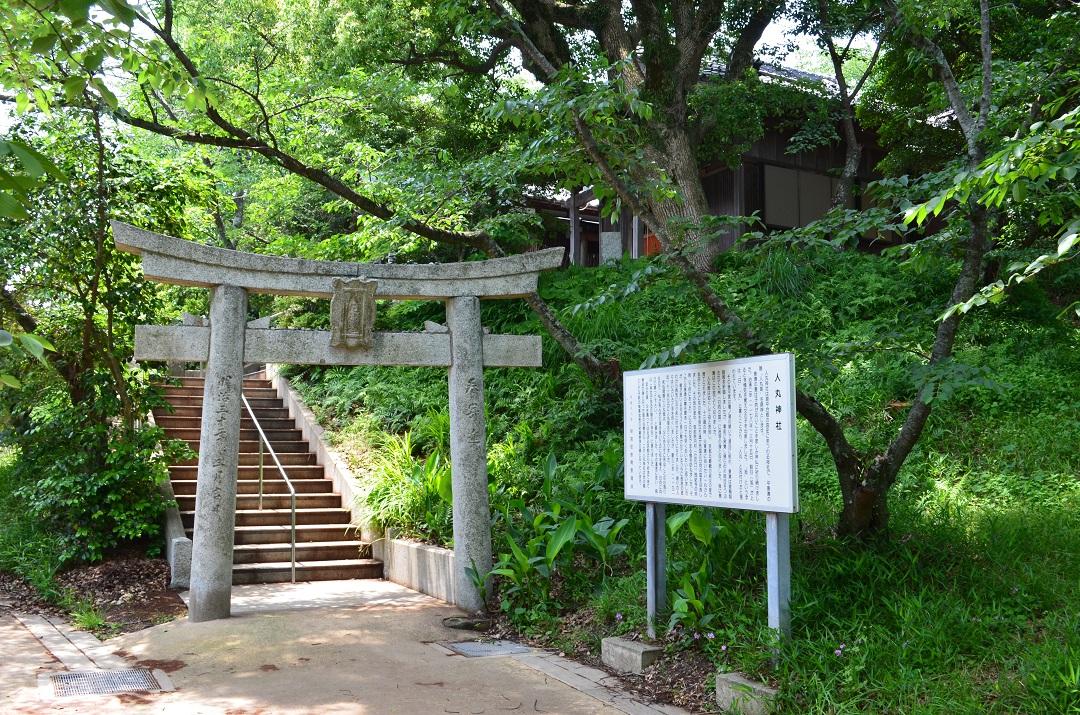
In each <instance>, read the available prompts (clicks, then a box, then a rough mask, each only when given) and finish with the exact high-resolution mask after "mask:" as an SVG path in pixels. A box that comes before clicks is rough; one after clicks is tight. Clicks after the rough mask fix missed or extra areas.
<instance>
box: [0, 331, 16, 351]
mask: <svg viewBox="0 0 1080 715" xmlns="http://www.w3.org/2000/svg"><path fill="white" fill-rule="evenodd" d="M14 339H15V338H14V337H12V335H11V333H9V332H8V331H6V330H2V329H0V348H6V347H7V346H8V345H11V343H12V341H13V340H14Z"/></svg>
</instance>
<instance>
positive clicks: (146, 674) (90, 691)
mask: <svg viewBox="0 0 1080 715" xmlns="http://www.w3.org/2000/svg"><path fill="white" fill-rule="evenodd" d="M49 683H50V684H51V685H52V695H53V697H57V698H63V697H69V696H73V695H111V694H113V693H131V692H147V691H153V692H158V691H160V690H162V687H161V683H159V682H158V680H157V678H156V677H154V674H153V673H152V672H150V671H149V670H146V669H145V668H125V669H124V670H75V671H71V672H68V673H53V674H51V675H50V676H49Z"/></svg>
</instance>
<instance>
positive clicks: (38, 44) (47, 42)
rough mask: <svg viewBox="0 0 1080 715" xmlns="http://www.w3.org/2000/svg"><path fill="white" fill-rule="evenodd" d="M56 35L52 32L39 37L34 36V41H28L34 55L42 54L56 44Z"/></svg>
mask: <svg viewBox="0 0 1080 715" xmlns="http://www.w3.org/2000/svg"><path fill="white" fill-rule="evenodd" d="M56 40H57V37H56V35H55V34H53V33H51V32H50V33H49V34H47V35H42V36H41V37H35V38H34V41H33V42H31V43H30V51H31V52H33V53H34V54H35V55H44V54H45V53H47V52H48V51H49V50H51V49H52V48H53V45H55V44H56Z"/></svg>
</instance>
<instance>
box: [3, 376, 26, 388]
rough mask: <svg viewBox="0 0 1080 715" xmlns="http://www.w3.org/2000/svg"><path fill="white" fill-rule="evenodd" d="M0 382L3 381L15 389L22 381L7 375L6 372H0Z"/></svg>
mask: <svg viewBox="0 0 1080 715" xmlns="http://www.w3.org/2000/svg"><path fill="white" fill-rule="evenodd" d="M0 383H3V384H5V385H7V386H8V387H13V388H15V389H16V390H17V389H19V388H20V387H22V383H21V382H19V380H18V378H16V377H15V376H14V375H9V374H7V373H6V372H5V373H3V374H0Z"/></svg>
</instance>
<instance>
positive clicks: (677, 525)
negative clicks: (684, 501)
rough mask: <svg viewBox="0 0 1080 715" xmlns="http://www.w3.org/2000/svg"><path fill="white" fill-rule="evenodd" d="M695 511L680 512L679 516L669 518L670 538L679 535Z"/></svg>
mask: <svg viewBox="0 0 1080 715" xmlns="http://www.w3.org/2000/svg"><path fill="white" fill-rule="evenodd" d="M693 513H694V512H693V511H680V512H679V513H677V514H672V515H671V516H669V517H668V518H667V532H668V536H675V534H677V533H679V529H681V528H682V526H683V524H685V523H686V522H687V520H688V519H689V518H690V517H691V516H692V515H693Z"/></svg>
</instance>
